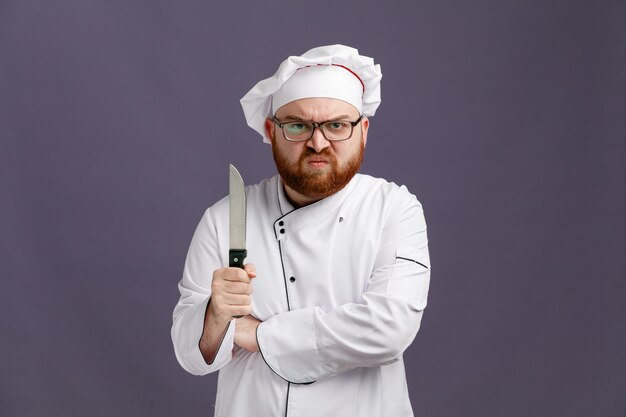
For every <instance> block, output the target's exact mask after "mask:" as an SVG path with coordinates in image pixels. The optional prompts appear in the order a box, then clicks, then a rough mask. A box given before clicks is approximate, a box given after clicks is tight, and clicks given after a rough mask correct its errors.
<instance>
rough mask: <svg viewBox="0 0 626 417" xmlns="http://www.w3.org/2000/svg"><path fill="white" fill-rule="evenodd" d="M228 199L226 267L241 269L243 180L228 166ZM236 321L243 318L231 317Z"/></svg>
mask: <svg viewBox="0 0 626 417" xmlns="http://www.w3.org/2000/svg"><path fill="white" fill-rule="evenodd" d="M229 171H230V181H229V184H230V185H229V198H228V215H229V219H228V220H229V223H228V232H229V236H228V237H229V251H228V266H231V267H236V268H243V260H244V259H245V258H246V256H247V255H248V251H247V250H246V191H245V189H244V184H243V178H241V174H240V173H239V171H237V168H235V167H234V166H233V164H230V167H229ZM233 317H234V318H236V319H238V318H241V317H243V316H240V315H237V316H233Z"/></svg>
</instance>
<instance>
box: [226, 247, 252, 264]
mask: <svg viewBox="0 0 626 417" xmlns="http://www.w3.org/2000/svg"><path fill="white" fill-rule="evenodd" d="M246 256H248V251H247V250H245V249H231V250H229V251H228V266H231V267H236V268H243V260H244V259H246Z"/></svg>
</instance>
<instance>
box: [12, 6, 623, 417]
mask: <svg viewBox="0 0 626 417" xmlns="http://www.w3.org/2000/svg"><path fill="white" fill-rule="evenodd" d="M625 4H626V3H624V2H623V1H568V0H559V1H544V0H541V1H539V0H534V1H496V0H492V1H489V0H476V1H472V2H461V1H454V2H453V1H449V0H443V1H420V2H402V3H401V2H399V1H389V2H386V3H383V2H380V1H378V2H372V1H358V2H357V1H350V2H338V1H328V0H324V1H318V2H314V3H312V2H307V3H304V2H277V1H267V0H266V1H252V0H249V1H244V2H237V1H232V2H230V3H226V2H208V1H183V2H173V1H163V0H158V1H157V0H117V1H104V0H103V1H94V0H92V1H88V0H74V1H64V2H54V1H43V0H41V1H35V0H3V1H0V146H1V148H0V174H1V176H2V181H1V183H0V186H1V187H2V188H1V189H0V196H1V200H0V210H1V211H0V218H1V227H2V229H1V234H2V239H1V240H0V262H1V263H0V265H1V268H2V270H1V277H2V285H1V287H0V288H1V289H0V309H1V310H0V363H1V365H0V416H44V415H45V416H48V417H56V416H66V415H77V416H152V417H157V416H174V415H185V416H204V415H211V410H212V404H213V402H214V397H215V385H216V375H210V376H206V377H202V378H200V377H193V376H191V375H189V374H186V373H185V372H184V371H183V370H182V368H180V367H179V365H178V363H177V362H176V359H175V358H174V354H173V349H172V346H171V341H170V333H169V332H170V326H171V313H172V309H173V307H174V305H175V303H176V301H177V299H178V292H177V288H176V284H177V282H178V280H179V278H180V275H181V272H182V267H183V262H184V258H185V254H186V251H187V248H188V245H189V242H190V239H191V235H192V233H193V231H194V229H195V226H196V224H197V222H198V221H199V219H200V217H201V215H202V213H203V211H204V209H205V208H206V207H208V206H209V205H211V204H212V203H213V202H215V201H216V200H217V199H219V198H221V197H222V196H223V195H224V194H225V193H226V192H227V167H228V163H229V162H233V163H234V164H235V165H236V166H237V167H238V168H239V169H240V171H241V172H242V174H243V176H244V179H245V180H246V182H247V183H253V182H257V181H259V180H261V179H263V178H266V177H269V176H271V175H273V174H274V166H273V162H272V159H271V156H270V150H269V147H268V146H267V145H264V144H262V143H261V140H260V138H259V137H257V134H256V133H255V132H254V131H252V130H251V129H249V128H248V127H247V126H246V125H245V121H244V119H243V115H242V112H241V110H240V107H239V103H238V100H239V98H240V97H241V96H242V95H243V94H244V93H245V92H246V91H247V90H248V89H249V88H250V87H252V85H253V84H254V83H256V82H257V81H258V80H260V79H261V78H265V77H267V76H269V75H271V74H272V73H273V72H274V70H275V68H276V67H277V65H278V63H279V62H280V61H282V60H283V59H284V58H285V57H286V56H287V55H290V54H300V53H302V52H304V51H306V50H307V49H309V48H311V47H314V46H319V45H323V44H331V43H344V44H348V45H352V46H355V47H357V48H359V50H360V51H361V52H362V53H363V54H365V55H368V56H372V57H374V58H375V59H376V61H377V62H379V63H380V64H381V65H382V70H383V75H384V76H383V84H382V94H383V103H382V105H381V107H380V108H379V112H378V113H377V114H376V116H375V117H374V118H372V120H371V130H370V138H369V141H368V149H367V151H366V161H365V164H364V167H363V170H362V171H363V172H365V173H368V174H372V175H375V176H380V177H384V178H386V179H388V180H391V181H395V182H397V183H400V184H405V185H407V186H408V187H409V189H410V190H411V191H412V192H413V193H415V194H416V195H417V196H418V198H419V199H420V201H421V202H422V203H423V205H424V207H425V214H426V220H427V223H428V227H429V239H430V250H431V257H432V259H431V261H432V265H433V274H432V283H431V292H430V297H429V307H428V309H427V312H426V314H425V316H424V320H423V327H422V329H421V330H420V333H419V334H418V336H417V339H416V341H415V342H414V343H413V345H412V346H411V347H410V348H409V350H408V351H407V352H406V354H405V361H406V364H407V372H408V380H409V388H410V393H411V400H412V402H413V406H414V410H415V413H416V415H417V416H431V417H435V416H436V417H445V416H449V417H458V416H507V417H516V416H568V417H577V416H580V417H589V416H602V417H618V416H619V417H622V416H624V415H625V413H626V355H625V354H624V352H625V351H626V325H625V324H624V323H625V319H626V281H625V265H624V253H625V247H624V230H625V223H624V213H625V211H626V207H625V202H624V186H625V177H624V155H625V146H624V137H625V132H626V123H625V121H624V120H625V117H624V115H625V114H626V108H625V107H626V106H625V102H626V98H625V96H626V94H625V88H626V81H625V78H624V74H625V73H626V66H625V58H626V52H625V47H624V41H625V40H626V28H625V26H626V25H625V22H626V6H625Z"/></svg>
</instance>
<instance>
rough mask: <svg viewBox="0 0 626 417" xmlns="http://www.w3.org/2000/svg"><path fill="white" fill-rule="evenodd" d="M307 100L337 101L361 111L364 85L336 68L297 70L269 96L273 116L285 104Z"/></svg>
mask: <svg viewBox="0 0 626 417" xmlns="http://www.w3.org/2000/svg"><path fill="white" fill-rule="evenodd" d="M309 97H326V98H336V99H339V100H343V101H345V102H347V103H350V104H352V105H353V106H354V107H356V109H357V110H358V112H359V114H361V111H363V102H362V97H363V84H362V83H361V80H360V79H359V78H358V77H357V76H356V75H355V74H354V73H352V72H350V71H349V70H347V69H346V68H344V67H341V66H339V65H314V66H310V67H304V68H300V69H299V70H298V71H296V73H295V74H294V75H293V76H292V77H291V78H289V79H288V80H287V81H286V82H285V83H284V84H283V85H282V86H281V87H280V89H279V90H278V91H277V92H275V93H274V94H273V95H272V114H276V112H277V111H278V109H280V108H281V107H282V106H284V105H285V104H287V103H291V102H292V101H295V100H299V99H301V98H309Z"/></svg>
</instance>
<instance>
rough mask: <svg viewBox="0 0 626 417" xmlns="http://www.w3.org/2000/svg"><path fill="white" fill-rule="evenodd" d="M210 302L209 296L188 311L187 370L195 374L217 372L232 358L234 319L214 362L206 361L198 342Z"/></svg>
mask: <svg viewBox="0 0 626 417" xmlns="http://www.w3.org/2000/svg"><path fill="white" fill-rule="evenodd" d="M208 303H209V298H207V299H206V300H205V301H203V302H202V303H200V304H198V305H197V306H194V307H193V308H192V309H190V311H189V313H188V314H189V317H188V326H189V329H190V332H189V335H188V350H187V352H188V354H187V358H186V359H187V360H186V361H185V362H186V365H187V367H188V368H189V369H187V371H189V372H191V373H192V374H194V375H206V374H208V373H211V372H215V371H217V370H219V369H220V368H221V367H223V366H224V365H226V364H227V363H228V362H230V360H231V359H232V349H233V344H234V339H235V326H234V325H233V320H231V321H230V323H228V328H227V329H226V333H225V334H224V338H223V339H222V341H221V343H220V346H219V348H218V350H217V353H216V354H215V359H213V362H212V363H211V364H210V365H208V364H207V363H206V362H205V361H204V357H203V356H202V352H201V351H200V346H199V345H198V344H199V342H200V338H201V337H202V331H203V329H204V316H205V313H206V309H207V305H208Z"/></svg>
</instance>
